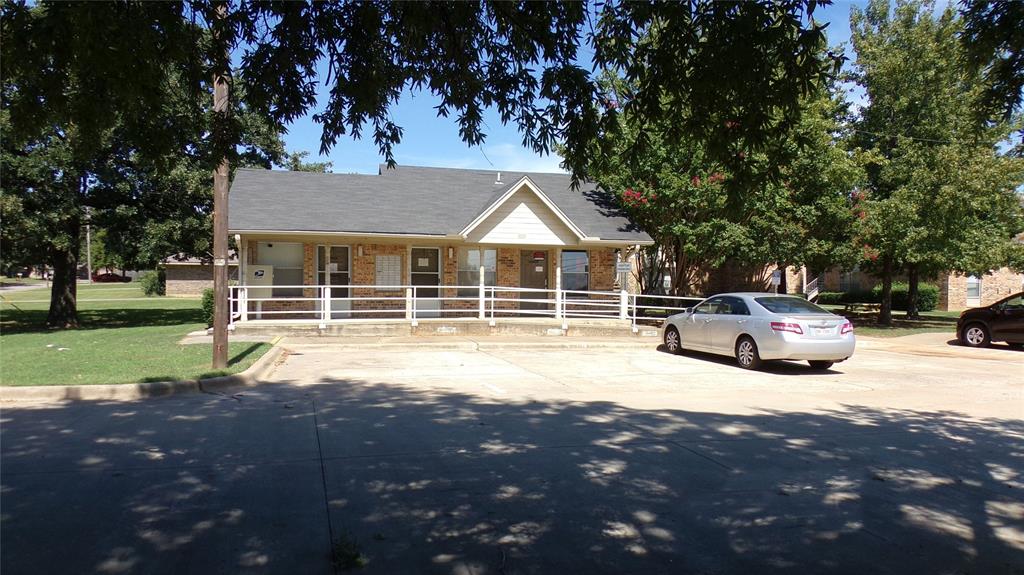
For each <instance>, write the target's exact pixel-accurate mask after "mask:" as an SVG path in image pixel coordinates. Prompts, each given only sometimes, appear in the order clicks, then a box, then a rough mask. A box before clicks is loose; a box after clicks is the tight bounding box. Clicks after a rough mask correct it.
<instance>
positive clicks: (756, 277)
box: [702, 263, 1024, 311]
mask: <svg viewBox="0 0 1024 575" xmlns="http://www.w3.org/2000/svg"><path fill="white" fill-rule="evenodd" d="M775 269H777V268H776V266H774V265H767V266H758V267H752V266H738V265H734V264H731V263H726V264H725V265H723V266H721V267H719V268H718V269H716V270H713V271H712V272H710V273H708V275H707V278H706V279H705V282H704V291H703V292H702V293H706V294H714V293H721V292H727V291H763V290H767V291H771V290H772V289H773V288H772V287H771V283H770V282H771V276H772V272H773V271H775ZM805 274H806V277H805ZM815 278H816V279H817V282H814V283H813V286H808V282H813V281H814V279H815ZM893 281H897V282H905V281H907V278H906V276H897V277H895V278H893ZM922 281H923V282H925V283H930V284H932V285H935V286H936V287H938V288H939V301H938V304H937V306H936V309H939V310H943V311H960V310H963V309H967V308H970V307H978V306H983V305H989V304H991V303H995V302H997V301H999V300H1001V299H1003V298H1005V297H1006V296H1008V295H1010V294H1014V293H1017V292H1020V291H1022V290H1024V274H1021V273H1017V272H1014V271H1013V270H1011V269H1009V268H1005V267H1004V268H1000V269H998V270H993V271H991V272H989V273H987V274H985V275H983V276H981V277H975V276H964V275H961V274H956V273H951V274H943V275H940V276H938V277H935V278H930V279H926V280H922ZM880 283H882V282H881V280H880V279H879V278H877V277H875V276H872V275H870V274H868V273H866V272H863V271H861V270H859V269H854V270H850V271H844V270H841V269H839V268H829V269H828V270H825V271H824V272H823V273H820V274H814V273H813V272H810V271H808V270H805V269H803V268H797V267H788V268H786V285H785V287H786V291H787V292H788V293H793V294H799V293H807V294H809V295H813V294H816V293H818V292H849V291H866V290H870V289H872V288H874V287H875V286H877V285H879V284H880ZM811 289H816V290H817V291H811Z"/></svg>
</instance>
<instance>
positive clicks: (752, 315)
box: [662, 293, 855, 369]
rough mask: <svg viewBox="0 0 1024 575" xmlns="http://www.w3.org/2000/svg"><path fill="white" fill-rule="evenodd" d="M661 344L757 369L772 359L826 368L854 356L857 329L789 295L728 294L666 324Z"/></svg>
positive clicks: (669, 320) (696, 307)
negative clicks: (723, 358)
mask: <svg viewBox="0 0 1024 575" xmlns="http://www.w3.org/2000/svg"><path fill="white" fill-rule="evenodd" d="M662 339H663V341H664V342H665V347H666V348H667V349H668V351H670V352H671V353H679V352H680V351H682V350H683V349H692V350H697V351H706V352H710V353H717V354H721V355H729V356H733V357H735V358H736V362H737V363H739V365H740V367H742V368H745V369H757V368H759V367H760V366H761V363H762V361H764V360H772V359H791V360H798V361H803V360H806V361H807V362H808V363H810V364H811V367H812V368H814V369H828V368H830V367H832V364H833V363H835V362H837V361H843V360H845V359H848V358H849V357H850V356H851V355H853V348H854V345H855V341H854V337H853V324H851V323H850V321H849V320H847V319H846V318H844V317H842V316H838V315H835V314H833V313H831V312H830V311H828V310H826V309H823V308H820V307H818V306H816V305H814V304H813V303H811V302H809V301H807V300H805V299H803V298H799V297H795V296H791V295H782V294H773V293H727V294H720V295H716V296H712V297H709V298H708V299H706V300H704V301H702V302H701V303H699V304H698V305H697V306H695V307H692V308H687V310H686V311H684V312H683V313H679V314H676V315H673V316H670V317H669V318H668V319H667V320H665V326H664V328H663V333H662Z"/></svg>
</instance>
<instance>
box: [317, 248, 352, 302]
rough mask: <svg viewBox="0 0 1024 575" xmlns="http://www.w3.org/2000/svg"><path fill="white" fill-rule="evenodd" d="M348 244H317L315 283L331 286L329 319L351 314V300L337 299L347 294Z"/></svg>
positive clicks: (348, 274)
mask: <svg viewBox="0 0 1024 575" xmlns="http://www.w3.org/2000/svg"><path fill="white" fill-rule="evenodd" d="M349 255H350V253H349V249H348V246H317V249H316V276H317V284H318V285H321V286H331V319H344V318H347V317H349V316H350V315H351V314H349V313H348V311H349V310H350V309H352V302H350V301H347V300H340V301H339V300H337V299H335V298H347V297H350V296H349V288H348V285H349V283H350V279H351V274H350V269H351V259H350V258H349Z"/></svg>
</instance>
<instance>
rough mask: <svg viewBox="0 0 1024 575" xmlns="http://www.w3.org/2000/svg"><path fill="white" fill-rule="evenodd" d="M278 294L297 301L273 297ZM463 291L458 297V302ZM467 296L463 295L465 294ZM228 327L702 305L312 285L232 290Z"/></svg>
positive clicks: (576, 293)
mask: <svg viewBox="0 0 1024 575" xmlns="http://www.w3.org/2000/svg"><path fill="white" fill-rule="evenodd" d="M282 291H287V292H297V293H300V294H302V295H276V296H275V295H274V294H275V293H277V294H280V293H281V292H282ZM459 292H462V293H463V294H464V295H458V294H459ZM470 292H471V293H473V295H471V296H470V295H465V294H467V293H470ZM229 294H230V295H229V297H230V304H231V305H230V309H231V310H232V313H231V320H230V324H231V325H234V324H235V323H239V322H253V321H258V322H266V321H272V322H280V323H293V324H295V323H299V324H310V323H312V324H318V325H321V326H324V325H326V324H329V323H339V322H345V321H350V320H357V319H374V320H399V321H409V322H412V324H413V325H416V324H417V323H418V322H419V320H421V319H430V318H440V317H444V318H457V317H463V318H476V319H480V320H489V323H490V324H491V325H494V324H495V322H496V321H497V318H508V317H525V318H530V317H534V318H540V317H543V318H552V319H556V320H558V319H561V320H563V328H564V327H566V326H565V321H564V320H567V319H611V320H624V321H626V320H628V321H630V322H631V323H632V325H633V326H636V325H638V324H639V323H642V322H645V321H652V322H653V321H657V320H659V319H661V318H663V317H665V316H668V315H671V314H673V313H679V312H681V311H683V310H684V309H686V307H687V306H691V305H694V304H696V303H697V302H699V301H701V299H702V298H692V297H676V296H659V295H643V294H630V293H627V292H625V291H618V292H615V291H582V290H551V289H534V288H521V287H507V286H479V285H475V286H447V285H444V286H414V285H393V286H377V285H316V286H300V285H295V286H273V287H271V286H231V287H230V292H229Z"/></svg>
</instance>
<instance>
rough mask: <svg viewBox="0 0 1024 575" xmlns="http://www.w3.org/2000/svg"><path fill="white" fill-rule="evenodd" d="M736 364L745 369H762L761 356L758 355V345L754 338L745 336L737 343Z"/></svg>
mask: <svg viewBox="0 0 1024 575" xmlns="http://www.w3.org/2000/svg"><path fill="white" fill-rule="evenodd" d="M736 363H738V364H739V365H740V367H742V368H743V369H757V368H759V367H761V356H760V355H758V353H757V344H756V343H754V339H753V338H752V337H750V336H748V335H745V336H743V337H741V338H740V339H739V341H737V342H736Z"/></svg>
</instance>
